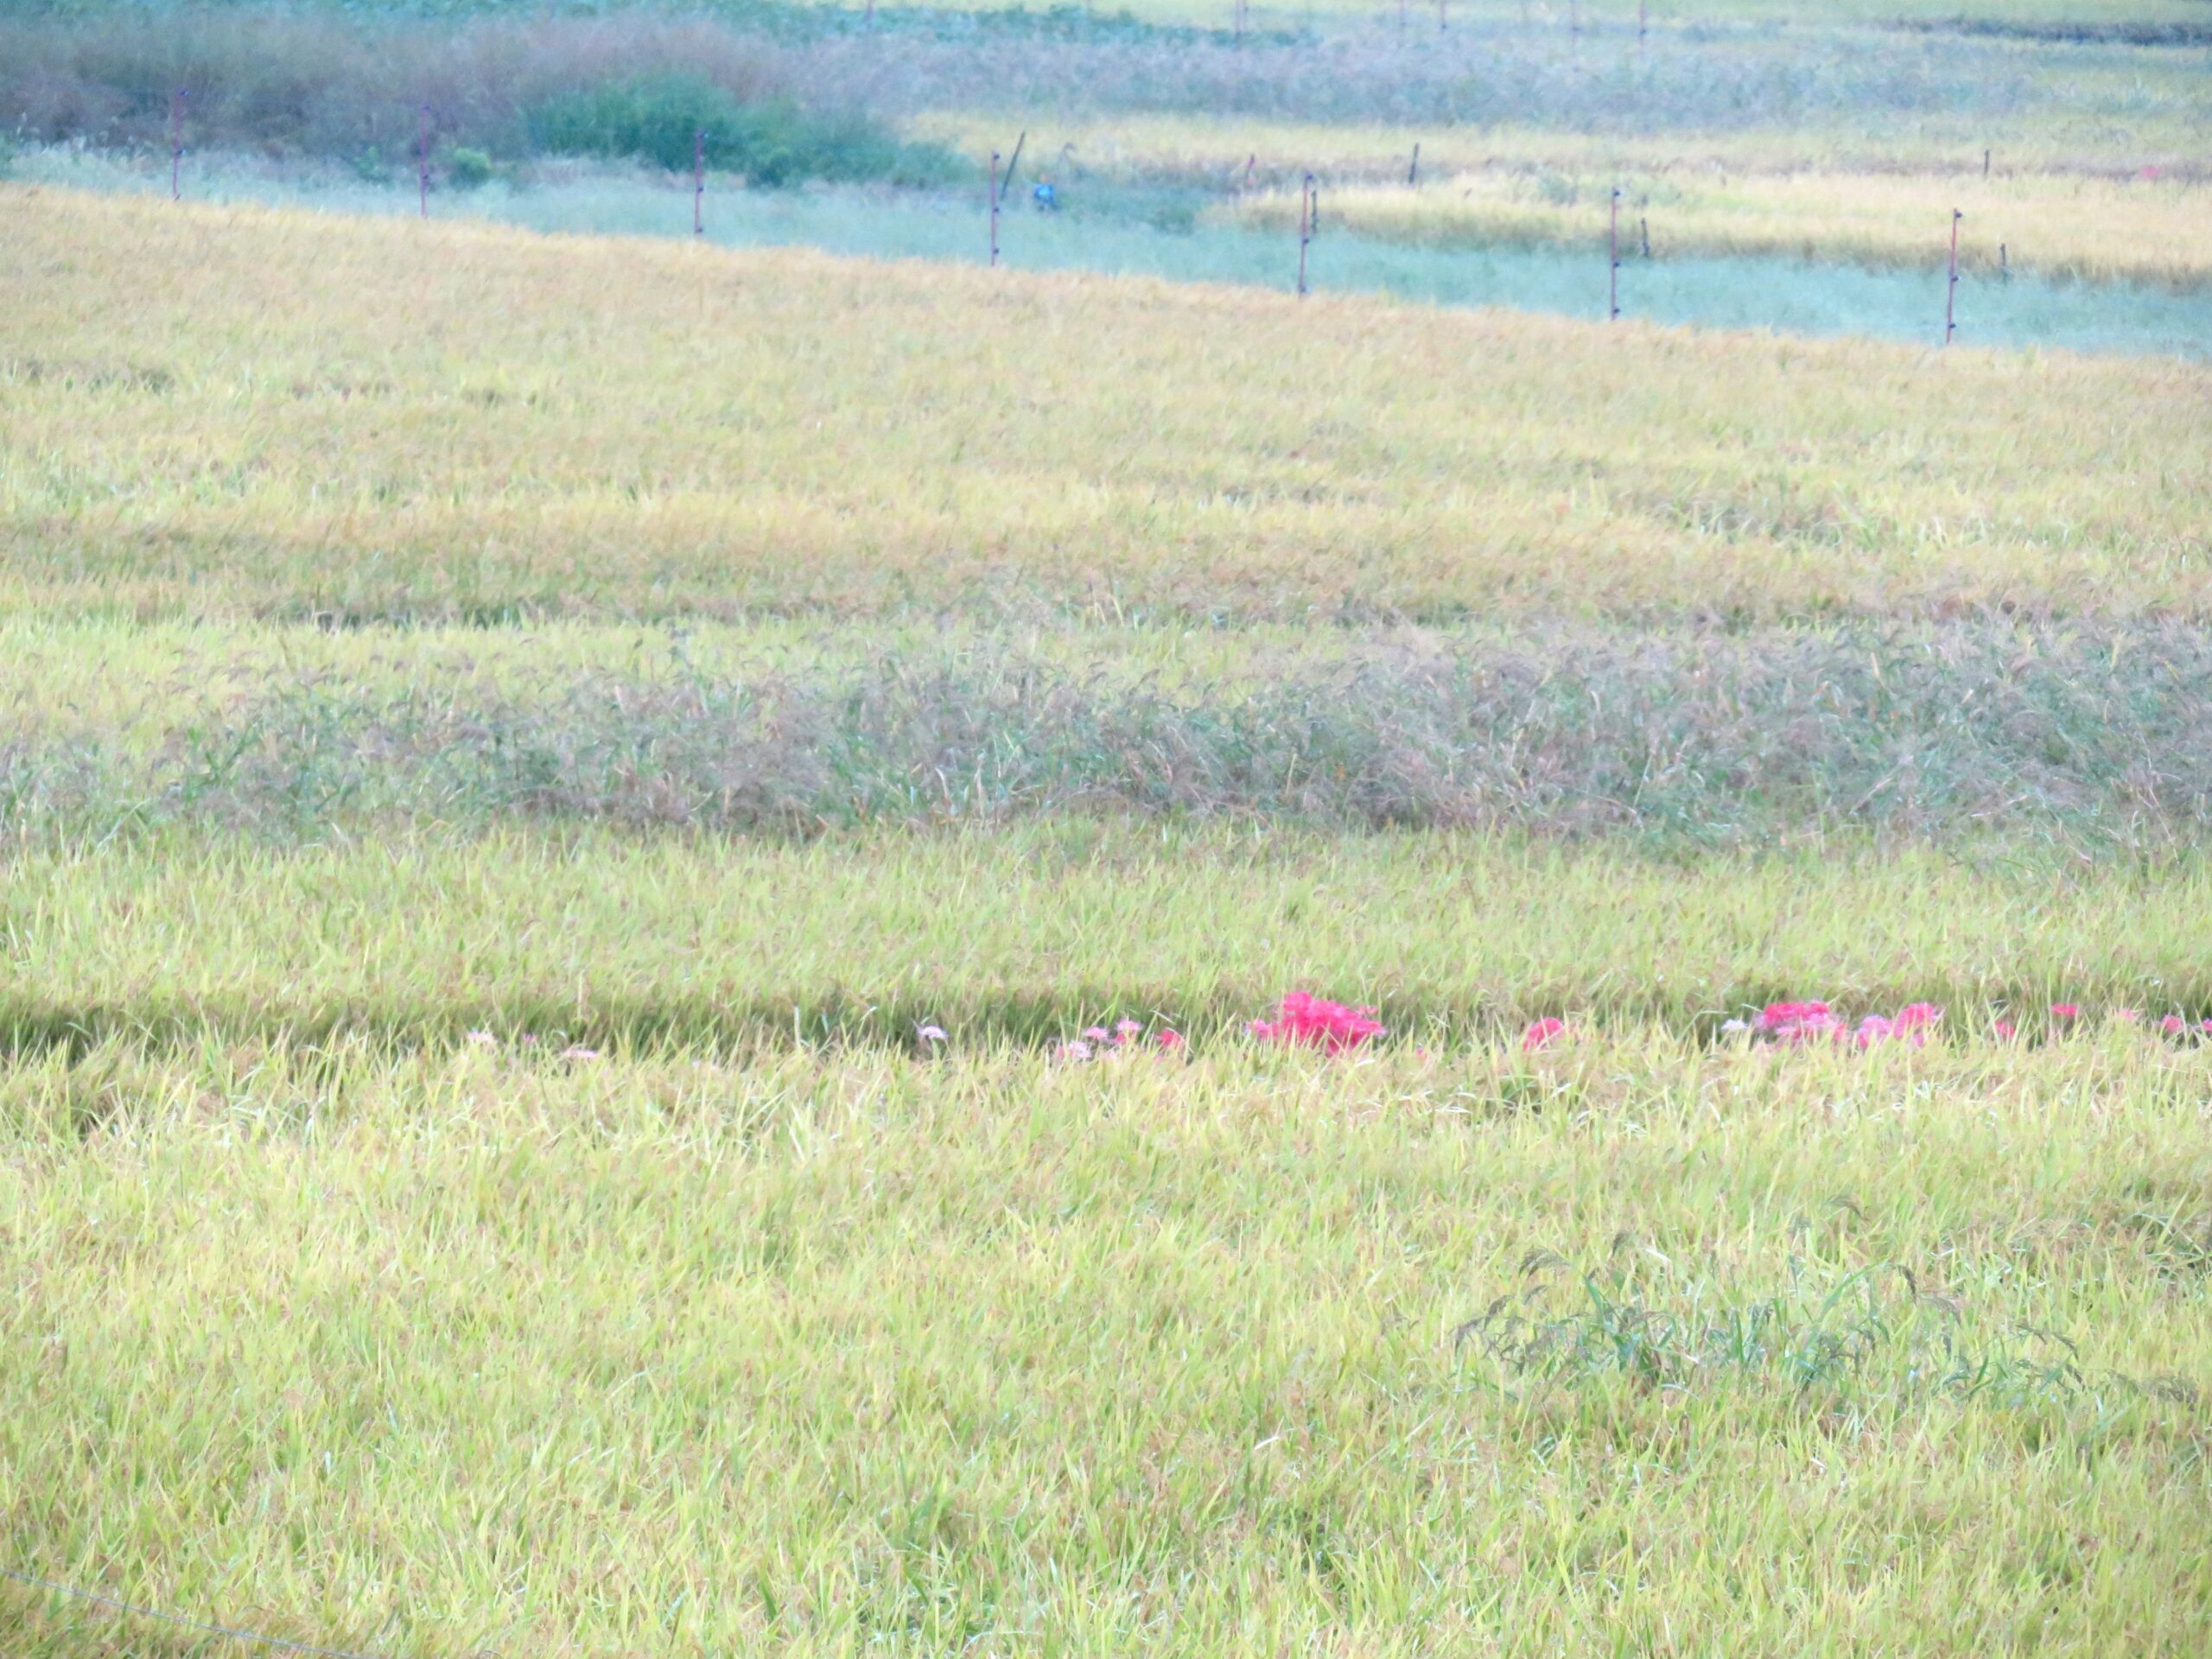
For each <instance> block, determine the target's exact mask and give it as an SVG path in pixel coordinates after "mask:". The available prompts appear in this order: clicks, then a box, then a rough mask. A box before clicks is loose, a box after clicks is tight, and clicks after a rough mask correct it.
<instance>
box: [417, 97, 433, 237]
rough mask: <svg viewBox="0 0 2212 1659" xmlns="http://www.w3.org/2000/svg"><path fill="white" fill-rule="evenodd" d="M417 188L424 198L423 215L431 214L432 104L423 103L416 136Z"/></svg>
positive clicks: (426, 217) (424, 216)
mask: <svg viewBox="0 0 2212 1659" xmlns="http://www.w3.org/2000/svg"><path fill="white" fill-rule="evenodd" d="M415 188H416V193H417V194H419V195H420V196H421V198H422V203H423V218H425V219H428V218H429V216H430V106H429V105H427V104H425V105H423V108H422V112H421V115H420V117H419V118H418V119H417V122H416V137H415Z"/></svg>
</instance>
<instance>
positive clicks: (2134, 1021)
mask: <svg viewBox="0 0 2212 1659" xmlns="http://www.w3.org/2000/svg"><path fill="white" fill-rule="evenodd" d="M2112 1017H2113V1019H2114V1020H2118V1021H2119V1022H2120V1024H2121V1025H2123V1026H2136V1025H2140V1024H2142V1022H2143V1010H2142V1009H2140V1008H2114V1009H2113V1011H2112Z"/></svg>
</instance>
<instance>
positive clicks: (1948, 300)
mask: <svg viewBox="0 0 2212 1659" xmlns="http://www.w3.org/2000/svg"><path fill="white" fill-rule="evenodd" d="M1965 217H1966V215H1965V214H1964V213H1961V212H1960V211H1959V210H1958V209H1957V208H1955V207H1954V208H1952V209H1951V283H1950V286H1949V287H1948V289H1945V290H1944V293H1943V343H1944V344H1945V345H1946V346H1948V345H1949V344H1950V343H1951V336H1952V335H1953V334H1956V333H1958V331H1959V323H1958V302H1959V221H1960V220H1961V219H1964V218H1965Z"/></svg>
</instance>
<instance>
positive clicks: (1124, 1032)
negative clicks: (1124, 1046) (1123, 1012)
mask: <svg viewBox="0 0 2212 1659" xmlns="http://www.w3.org/2000/svg"><path fill="white" fill-rule="evenodd" d="M1143 1029H1144V1027H1142V1026H1141V1025H1139V1024H1138V1023H1137V1022H1136V1021H1135V1020H1116V1021H1115V1024H1114V1035H1115V1036H1116V1037H1117V1038H1119V1039H1121V1040H1122V1041H1123V1042H1127V1041H1128V1039H1130V1038H1132V1037H1134V1036H1135V1035H1136V1034H1137V1033H1139V1032H1141V1031H1142V1030H1143Z"/></svg>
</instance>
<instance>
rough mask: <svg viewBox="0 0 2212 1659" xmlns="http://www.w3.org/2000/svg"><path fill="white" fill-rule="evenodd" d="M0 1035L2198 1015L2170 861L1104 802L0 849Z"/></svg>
mask: <svg viewBox="0 0 2212 1659" xmlns="http://www.w3.org/2000/svg"><path fill="white" fill-rule="evenodd" d="M12 876H13V879H12V880H11V882H10V887H9V888H8V891H7V893H6V895H5V898H4V901H0V932H3V933H4V937H5V938H7V940H8V942H9V954H8V957H7V963H6V968H5V973H4V977H0V1038H4V1039H6V1040H8V1041H9V1042H11V1043H20V1044H23V1045H28V1046H37V1047H41V1048H42V1047H45V1046H51V1045H54V1044H60V1045H62V1046H70V1045H74V1044H77V1043H79V1042H81V1041H85V1040H91V1039H106V1038H109V1037H131V1036H134V1035H137V1034H143V1033H153V1034H155V1035H156V1036H157V1037H159V1038H160V1039H161V1040H162V1041H163V1042H168V1043H175V1042H191V1041H194V1040H197V1034H198V1033H202V1032H205V1033H212V1034H213V1038H214V1039H220V1040H223V1041H226V1042H229V1041H245V1040H253V1041H258V1042H269V1041H274V1040H281V1039H285V1038H286V1037H287V1036H288V1035H289V1036H292V1037H296V1038H298V1039H302V1040H306V1039H310V1038H311V1039H315V1040H323V1039H335V1038H337V1037H339V1036H341V1035H343V1034H344V1033H347V1032H355V1031H358V1032H365V1033H373V1034H376V1035H378V1037H379V1038H380V1039H383V1040H388V1041H391V1042H396V1043H405V1042H411V1041H418V1040H419V1041H426V1042H436V1043H446V1042H451V1041H454V1040H457V1039H458V1038H459V1037H460V1036H461V1033H464V1032H465V1031H467V1030H470V1029H473V1028H477V1027H489V1028H491V1029H493V1030H495V1031H498V1032H499V1033H501V1034H503V1035H512V1034H518V1033H524V1032H537V1033H543V1034H544V1036H545V1037H546V1039H547V1040H548V1041H551V1040H552V1039H554V1038H555V1037H556V1036H557V1037H559V1038H560V1039H562V1040H563V1041H566V1040H582V1041H587V1042H589V1043H592V1044H594V1045H595V1046H609V1047H620V1048H626V1049H627V1048H637V1047H647V1048H651V1047H656V1046H679V1047H681V1046H701V1047H703V1048H706V1049H710V1050H711V1049H715V1048H720V1047H725V1046H731V1045H737V1046H752V1045H758V1044H762V1043H766V1044H769V1045H772V1046H789V1045H790V1044H791V1042H792V1041H794V1040H803V1041H805V1042H810V1043H813V1042H823V1041H831V1040H835V1041H837V1042H862V1043H878V1044H882V1043H888V1044H892V1045H899V1044H906V1043H910V1042H911V1041H912V1033H913V1031H914V1029H915V1027H916V1026H917V1025H918V1024H919V1023H923V1022H929V1021H934V1022H935V1023H937V1024H938V1025H939V1026H942V1027H944V1028H945V1029H946V1030H947V1031H948V1032H949V1033H951V1036H952V1038H953V1039H954V1041H955V1043H956V1045H957V1046H960V1047H961V1048H963V1049H964V1048H967V1047H969V1046H975V1045H979V1044H980V1045H984V1046H988V1045H989V1044H992V1043H995V1042H1000V1041H1018V1042H1021V1043H1026V1044H1042V1043H1044V1042H1046V1041H1047V1040H1048V1039H1052V1038H1054V1037H1059V1036H1066V1035H1070V1034H1072V1033H1075V1032H1077V1031H1080V1030H1081V1029H1082V1028H1084V1027H1086V1026H1088V1025H1090V1024H1092V1023H1093V1022H1094V1021H1100V1020H1105V1021H1106V1022H1107V1023H1110V1022H1111V1021H1110V1018H1109V1016H1115V1015H1118V1014H1138V1015H1144V1016H1147V1017H1149V1016H1153V1015H1157V1016H1159V1017H1160V1018H1162V1019H1165V1020H1169V1021H1171V1022H1173V1023H1174V1024H1175V1025H1177V1026H1178V1027H1179V1028H1181V1029H1185V1030H1186V1031H1188V1032H1190V1033H1192V1034H1193V1036H1194V1038H1203V1039H1206V1040H1211V1035H1212V1034H1214V1033H1224V1032H1235V1031H1241V1030H1242V1029H1243V1023H1244V1021H1245V1020H1248V1019H1249V1018H1251V1017H1252V1016H1254V1015H1256V1014H1264V1013H1268V1012H1269V1011H1270V1010H1271V1009H1272V1007H1273V1005H1274V1000H1275V998H1276V997H1277V996H1278V995H1280V994H1281V992H1282V991H1284V990H1286V989H1289V988H1293V987H1303V988H1309V989H1312V990H1315V991H1318V992H1320V993H1323V994H1325V995H1338V996H1342V997H1348V998H1351V1000H1354V1001H1365V1002H1373V1003H1376V1004H1378V1005H1379V1006H1380V1007H1381V1008H1382V1009H1383V1015H1384V1017H1385V1019H1386V1020H1387V1021H1388V1022H1389V1024H1390V1025H1391V1026H1392V1027H1393V1028H1394V1029H1395V1031H1396V1032H1397V1033H1399V1035H1400V1037H1401V1038H1402V1039H1404V1040H1406V1041H1408V1042H1416V1041H1421V1040H1428V1039H1438V1040H1440V1039H1443V1038H1444V1037H1445V1036H1446V1035H1448V1034H1450V1033H1460V1034H1461V1035H1466V1034H1470V1033H1494V1032H1497V1031H1499V1030H1505V1029H1510V1030H1512V1031H1515V1032H1517V1031H1518V1030H1519V1028H1520V1022H1521V1021H1522V1020H1526V1019H1528V1018H1529V1017H1532V1016H1534V1015H1537V1014H1554V1013H1557V1014H1569V1015H1572V1016H1573V1017H1575V1018H1576V1019H1578V1020H1597V1021H1599V1023H1601V1024H1609V1023H1615V1022H1634V1021H1637V1020H1656V1021H1660V1022H1662V1023H1664V1024H1666V1025H1669V1026H1670V1027H1674V1028H1675V1029H1677V1030H1679V1031H1681V1032H1683V1033H1689V1032H1692V1031H1701V1032H1707V1033H1710V1032H1712V1031H1713V1030H1715V1029H1717V1028H1718V1027H1719V1024H1720V1022H1721V1021H1722V1020H1725V1019H1726V1018H1728V1017H1730V1016H1732V1015H1736V1014H1742V1013H1744V1012H1745V1010H1746V1008H1747V1007H1756V1006H1758V1004H1761V1003H1764V1002H1765V1001H1770V1000H1773V999H1776V998H1783V997H1791V996H1808V995H1820V996H1827V995H1833V996H1834V997H1835V998H1837V999H1839V1000H1840V1001H1842V1002H1844V1003H1847V1004H1848V1005H1849V1006H1850V1007H1852V1008H1853V1009H1854V1010H1857V1009H1866V1008H1881V1009H1887V1008H1891V1007H1895V1006H1897V1005H1898V1004H1900V1003H1904V1002H1907V1001H1916V1000H1923V999H1925V1000H1929V1001H1936V1002H1940V1003H1942V1004H1945V1005H1946V1006H1947V1007H1949V1008H1950V1009H1951V1010H1952V1014H1951V1020H1952V1024H1953V1026H1954V1027H1955V1028H1956V1029H1959V1030H1961V1031H1963V1032H1969V1033H1970V1032H1974V1031H1979V1030H1981V1029H1982V1028H1983V1027H1984V1025H1985V1023H1986V1020H1988V1018H1989V1017H1990V1016H1991V1015H1992V1014H1995V1013H1999V1012H2004V1013H2009V1014H2012V1015H2013V1016H2014V1017H2015V1018H2018V1017H2023V1016H2024V1017H2027V1018H2029V1019H2031V1020H2039V1019H2040V1018H2041V1014H2040V1010H2042V1009H2043V1008H2044V1007H2045V1006H2046V1005H2047V1004H2049V1003H2050V1002H2052V1001H2075V1002H2080V1003H2083V1004H2087V1005H2091V1006H2093V1007H2097V1008H2102V1007H2107V1006H2108V1005H2109V1006H2120V1005H2126V1006H2131V1007H2138V1008H2142V1009H2145V1010H2148V1011H2149V1012H2150V1013H2152V1014H2154V1015H2156V1014H2164V1013H2165V1012H2167V1011H2168V1010H2178V1011H2181V1012H2183V1013H2185V1014H2188V1015H2189V1016H2190V1020H2191V1022H2192V1023H2194V1021H2195V1020H2197V1019H2198V1018H2200V1017H2202V1016H2204V1015H2208V1014H2212V963H2207V961H2206V959H2205V957H2204V955H2203V951H2202V927H2201V925H2200V923H2199V920H2198V918H2201V917H2202V915H2203V914H2204V913H2205V911H2206V906H2208V904H2212V894H2208V893H2207V890H2206V887H2207V882H2208V880H2212V872H2208V871H2207V869H2206V868H2205V866H2204V864H2203V863H2202V861H2201V860H2198V859H2196V858H2193V857H2185V856H2184V857H2177V858H2175V859H2171V860H2156V859H2145V860H2141V861H2135V862H2133V863H2119V862H2106V863H2101V864H2095V865H2089V864H2082V863H2078V862H2075V861H2072V860H2069V859H2067V858H2065V857H2064V856H2063V855H2051V854H2049V853H2040V854H2039V853H2037V852H2036V851H2035V850H2033V849H2032V847H2031V844H2030V843H2027V842H2024V840H2023V839H2021V838H2018V837H2013V838H2007V839H2005V840H2003V841H1996V842H1991V843H1990V844H1988V845H1986V846H1985V847H1983V848H1980V849H1972V848H1962V849H1958V851H1957V852H1956V853H1955V854H1954V855H1941V854H1937V853H1935V852H1932V851H1929V850H1926V849H1915V848H1911V847H1904V848H1899V849H1891V850H1888V851H1881V850H1878V849H1871V848H1869V847H1867V846H1866V844H1865V843H1864V842H1848V841H1842V842H1834V843H1833V844H1823V843H1821V842H1817V841H1812V840H1808V841H1807V842H1804V843H1803V844H1802V845H1801V847H1800V848H1799V849H1797V850H1796V851H1794V852H1789V853H1775V854H1770V855H1764V856H1751V855H1734V856H1726V855H1705V856H1702V857H1700V858H1697V859H1694V860H1677V861H1655V860H1652V859H1650V858H1648V857H1644V856H1640V855H1636V854H1633V853H1630V852H1625V851H1620V850H1612V849H1605V848H1602V847H1590V848H1583V849H1573V848H1565V847H1558V846H1545V845H1541V844H1529V843H1527V842H1520V841H1516V840H1513V839H1510V838H1502V837H1478V836H1451V835H1441V834H1412V833H1402V834H1386V835H1375V836H1326V835H1321V834H1318V833H1293V832H1287V831H1277V832H1273V833H1265V832H1258V831H1253V830H1243V831H1239V830H1235V829H1228V828H1220V827H1217V828H1212V829H1187V828H1184V829H1179V828H1177V827H1175V826H1173V825H1172V824H1160V823H1150V824H1148V823H1132V822H1126V821H1116V820H1110V819H1109V820H1094V821H1084V820H1058V821H1053V822H1049V823H1040V824H1035V825H1031V826H1027V827H1024V828H1020V829H1007V830H1001V831H997V832H992V833H976V834H969V835H958V836H943V835H909V834H892V835H883V836H868V837H862V838H860V839H857V840H854V839H845V838H838V839H830V840H825V841H822V842H816V843H812V844H809V845H778V844H774V843H768V842H759V841H733V840H727V839H721V838H713V837H696V838H692V837H683V838H678V837H672V836H668V835H666V834H662V835H657V836H645V837H642V838H640V837H636V836H622V835H618V834H614V833H612V832H608V831H605V830H599V831H576V832H572V833H569V834H566V835H563V836H545V835H543V834H539V833H533V832H530V831H527V830H510V831H506V832H503V833H495V834H491V835H488V836H480V837H476V838H474V839H472V840H469V841H467V842H454V841H452V840H450V839H448V838H446V837H442V836H416V837H413V838H404V837H393V836H385V837H383V838H380V839H378V840H377V841H374V842H371V843H369V844H366V845H353V846H348V845H344V844H340V845H331V846H324V847H313V848H303V849H296V850H291V851H283V850H279V849H270V848H268V847H265V846H255V845H252V844H251V843H246V844H235V843H232V842H228V841H226V840H224V839H221V838H217V837H209V836H190V835H169V836H155V837H149V838H146V839H143V840H141V841H139V842H125V843H118V842H111V843H108V844H105V845H104V846H97V847H89V848H86V849H75V850H56V851H51V852H25V853H22V854H20V855H17V856H16V860H15V862H14V865H13V871H12Z"/></svg>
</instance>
